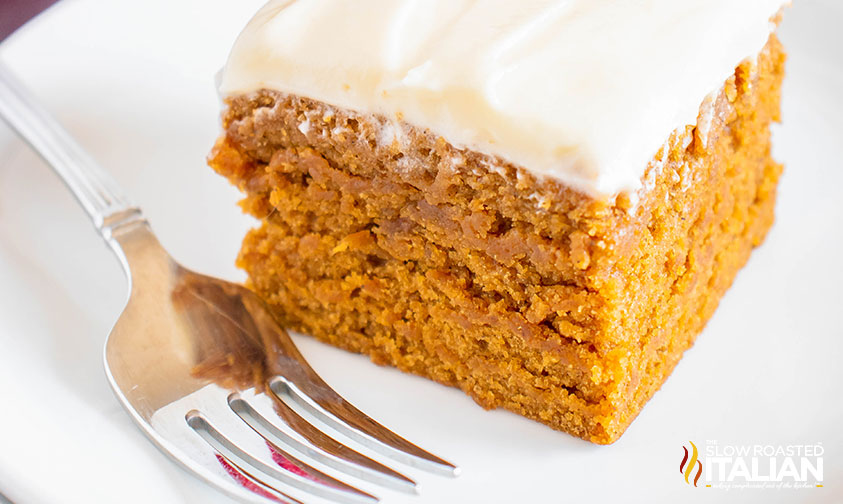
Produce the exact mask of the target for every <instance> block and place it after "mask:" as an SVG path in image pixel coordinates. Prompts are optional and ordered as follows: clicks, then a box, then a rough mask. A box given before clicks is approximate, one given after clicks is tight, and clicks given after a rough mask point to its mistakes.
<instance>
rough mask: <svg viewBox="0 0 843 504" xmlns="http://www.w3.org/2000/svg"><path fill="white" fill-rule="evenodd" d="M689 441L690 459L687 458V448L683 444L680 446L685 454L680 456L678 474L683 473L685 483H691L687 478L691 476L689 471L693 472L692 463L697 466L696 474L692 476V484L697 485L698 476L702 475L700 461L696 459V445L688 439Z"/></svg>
mask: <svg viewBox="0 0 843 504" xmlns="http://www.w3.org/2000/svg"><path fill="white" fill-rule="evenodd" d="M688 442H689V443H691V460H688V449H687V448H685V447H684V446H683V447H682V449H683V450H685V456H684V457H682V463H681V464H679V474H684V475H685V483H688V484H689V485H690V484H691V482H690V481H688V478H690V477H691V473H692V472H694V464H696V466H697V475H696V476H694V486H697V481H699V480H700V476H702V462H700V461H699V460H698V459H697V455H699V453H698V452H697V445H695V444H694V443H693V441H688Z"/></svg>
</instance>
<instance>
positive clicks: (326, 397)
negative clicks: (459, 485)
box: [269, 369, 460, 477]
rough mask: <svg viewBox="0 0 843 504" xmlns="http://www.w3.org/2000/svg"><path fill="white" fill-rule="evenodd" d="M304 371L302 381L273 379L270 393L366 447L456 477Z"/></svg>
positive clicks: (452, 467) (445, 464) (449, 466)
mask: <svg viewBox="0 0 843 504" xmlns="http://www.w3.org/2000/svg"><path fill="white" fill-rule="evenodd" d="M305 371H309V372H310V373H309V376H307V377H306V378H304V377H302V378H304V379H295V378H293V379H292V380H291V379H288V378H287V377H285V376H275V377H273V378H272V379H271V380H270V381H269V388H270V390H271V391H272V392H273V393H274V394H275V395H276V396H277V397H278V398H279V400H281V401H282V402H283V400H284V399H283V398H284V397H288V398H290V399H291V400H293V401H294V402H295V403H296V404H298V405H299V406H300V407H301V408H302V409H304V410H305V411H307V412H308V413H310V414H311V415H312V416H313V417H315V418H316V419H317V420H319V421H320V422H322V423H323V424H325V425H327V426H329V427H331V428H333V429H334V430H336V431H338V432H340V433H342V434H344V435H345V436H347V437H349V438H351V439H353V440H354V441H356V442H358V443H360V444H361V445H363V446H366V447H367V448H371V449H372V450H375V451H377V452H379V453H381V454H383V455H386V456H388V457H391V458H392V459H394V460H397V461H399V462H403V463H405V464H407V465H409V466H412V467H417V468H419V469H425V470H427V471H430V472H434V473H436V474H443V475H445V476H451V477H455V476H458V475H459V472H460V470H459V468H458V467H457V466H455V465H453V464H451V463H450V462H447V461H445V460H443V459H441V458H439V457H437V456H436V455H433V454H432V453H429V452H427V451H425V450H423V449H421V448H419V447H418V446H416V445H415V444H413V443H411V442H409V441H407V440H406V439H404V438H402V437H401V436H399V435H398V434H396V433H394V432H392V431H391V430H389V429H387V428H386V427H384V426H383V425H381V424H379V423H378V422H376V421H374V420H373V419H371V418H370V417H369V416H368V415H366V414H365V413H363V412H362V411H360V410H358V409H357V408H355V407H354V406H353V405H352V404H351V403H349V402H348V401H346V400H345V399H343V398H342V397H341V396H340V395H339V394H337V393H336V392H335V391H334V389H332V388H331V387H329V386H328V384H327V383H325V382H324V381H323V380H322V379H321V378H319V376H318V375H317V374H316V372H315V371H313V370H312V369H309V370H305ZM311 373H312V374H311ZM293 376H295V375H293Z"/></svg>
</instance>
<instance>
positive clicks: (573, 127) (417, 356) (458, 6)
mask: <svg viewBox="0 0 843 504" xmlns="http://www.w3.org/2000/svg"><path fill="white" fill-rule="evenodd" d="M782 3H783V2H782V1H781V0H752V1H746V2H732V1H728V0H687V1H683V2H674V1H672V0H649V1H643V0H638V1H635V0H621V1H609V0H555V1H554V0H536V1H529V2H510V1H507V0H483V1H479V2H464V1H458V0H434V1H430V2H412V1H409V0H406V1H404V0H365V1H361V2H342V1H340V0H299V1H295V2H293V1H290V0H273V1H271V2H269V3H268V4H267V5H266V6H265V7H264V8H263V9H262V10H261V11H260V12H259V13H258V14H257V15H256V16H255V18H254V19H253V20H252V21H251V22H250V24H249V25H248V27H247V28H246V30H245V31H244V32H243V33H242V34H241V36H240V37H239V39H238V41H237V43H236V44H235V47H234V49H233V51H232V53H231V56H230V58H229V61H228V63H227V65H226V68H225V69H224V71H223V73H222V78H221V85H220V91H221V94H222V95H223V97H224V100H225V104H226V108H225V111H224V114H223V126H224V133H223V135H222V136H221V137H220V139H219V140H218V142H217V144H216V146H215V147H214V149H213V151H212V153H211V155H210V158H209V162H210V165H211V166H212V167H213V168H214V169H215V170H216V171H217V172H219V173H220V174H222V175H224V176H225V177H227V178H228V179H229V180H230V181H231V182H232V183H233V184H236V185H237V186H238V187H239V188H240V189H241V190H242V191H243V192H244V193H245V195H246V197H245V199H244V200H243V202H242V206H243V209H244V210H245V211H247V212H248V213H250V214H252V215H254V216H255V217H257V218H258V219H260V220H261V222H260V225H259V226H258V227H257V228H255V229H253V230H252V231H251V232H250V233H249V234H248V235H247V236H246V239H245V241H244V243H243V248H242V251H241V253H240V256H239V259H238V264H239V266H240V267H242V268H243V269H245V270H246V271H247V272H248V275H249V284H250V286H251V287H252V288H253V289H254V290H255V291H256V292H257V293H258V294H260V295H261V296H262V297H263V298H264V299H265V300H266V301H267V302H268V303H269V305H270V306H271V307H273V308H275V309H276V313H277V315H278V317H279V318H280V320H281V321H283V322H284V323H285V324H286V325H287V326H288V327H291V328H293V329H295V330H298V331H301V332H304V333H307V334H311V335H313V336H315V337H317V338H319V339H321V340H323V341H326V342H329V343H331V344H334V345H337V346H340V347H342V348H346V349H348V350H351V351H354V352H361V353H365V354H368V355H369V356H370V357H371V358H372V360H374V361H375V362H377V363H379V364H389V365H392V366H396V367H398V368H399V369H401V370H404V371H407V372H411V373H416V374H419V375H422V376H426V377H429V378H431V379H434V380H436V381H438V382H440V383H444V384H447V385H452V386H456V387H459V388H461V389H462V390H463V391H465V392H466V393H467V394H469V395H470V396H471V397H473V398H474V399H475V401H477V402H478V403H479V404H480V405H482V406H483V407H486V408H497V407H503V408H507V409H509V410H511V411H514V412H516V413H519V414H521V415H524V416H527V417H529V418H533V419H535V420H538V421H540V422H543V423H545V424H547V425H549V426H551V427H553V428H555V429H560V430H563V431H565V432H568V433H571V434H573V435H575V436H579V437H581V438H583V439H587V440H589V441H592V442H595V443H611V442H613V441H615V440H617V439H618V438H619V437H620V436H621V434H622V433H623V432H624V430H625V429H626V428H627V427H628V426H629V424H630V422H632V420H633V419H634V418H635V417H636V415H637V414H638V413H639V412H640V411H641V408H642V407H643V405H644V404H645V403H646V402H647V400H648V399H649V398H650V397H652V395H653V394H654V393H655V392H656V390H658V388H659V387H660V386H661V384H662V383H663V382H664V380H665V379H666V378H667V376H668V375H669V374H670V373H671V371H672V370H673V368H674V366H675V365H676V363H677V362H678V361H679V359H680V358H681V356H682V354H683V352H684V351H685V350H686V349H687V348H688V347H690V346H691V344H692V343H693V341H694V339H695V338H696V336H697V334H698V333H699V332H700V331H701V330H702V328H703V326H704V325H705V323H706V321H707V320H708V319H709V317H710V316H711V315H712V313H713V312H714V310H715V308H716V307H717V304H718V302H719V300H720V298H721V297H722V296H723V294H724V292H725V291H726V290H727V289H728V287H729V286H730V284H731V283H732V280H733V279H734V277H735V275H736V273H737V271H738V270H739V269H740V268H741V267H742V266H743V264H744V263H745V262H746V261H747V259H748V257H749V254H750V252H751V250H752V249H753V247H755V246H757V245H759V244H760V243H761V242H762V240H763V239H764V235H765V233H766V232H767V230H768V228H769V227H770V225H771V224H772V222H773V206H774V202H775V192H776V183H777V180H778V177H779V174H780V172H781V166H780V165H779V164H778V163H776V162H775V161H774V160H773V159H772V158H771V156H770V129H769V127H770V123H771V122H772V121H777V120H778V119H779V89H780V84H781V80H782V76H783V67H784V53H783V51H782V48H781V46H780V44H779V42H778V40H777V39H776V37H775V35H774V34H773V30H774V28H775V26H776V23H777V20H778V19H777V16H778V12H779V10H780V8H781V7H782Z"/></svg>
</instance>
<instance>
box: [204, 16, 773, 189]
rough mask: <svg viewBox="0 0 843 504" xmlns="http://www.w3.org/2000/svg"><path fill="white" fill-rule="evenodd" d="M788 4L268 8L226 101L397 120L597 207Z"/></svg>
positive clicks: (228, 73) (637, 180) (225, 86)
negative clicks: (257, 94) (309, 103)
mask: <svg viewBox="0 0 843 504" xmlns="http://www.w3.org/2000/svg"><path fill="white" fill-rule="evenodd" d="M785 3H787V2H785V1H783V0H519V1H514V0H271V1H270V2H269V3H267V4H266V5H265V6H264V7H263V8H262V9H261V10H260V11H259V12H258V13H257V14H256V15H255V17H254V18H253V19H252V20H251V21H250V22H249V24H248V25H247V26H246V28H245V30H244V31H243V33H242V34H241V35H240V37H239V38H238V39H237V42H236V43H235V45H234V48H233V49H232V51H231V55H230V56H229V59H228V62H227V64H226V66H225V68H224V69H223V73H222V78H221V81H220V93H221V94H223V95H224V96H226V95H234V94H241V93H248V92H252V91H256V90H259V89H262V88H267V89H273V90H277V91H281V92H285V93H291V94H296V95H300V96H304V97H308V98H312V99H315V100H319V101H323V102H326V103H328V104H331V105H335V106H339V107H344V108H348V109H351V110H355V111H358V112H363V113H373V114H380V115H384V116H387V117H390V118H400V119H402V120H404V121H406V122H407V123H409V124H412V125H414V126H418V127H423V128H427V129H429V130H430V131H432V132H433V133H434V134H437V135H441V136H442V137H443V138H445V139H446V140H447V141H449V142H450V143H452V144H454V145H456V146H460V147H465V148H470V149H473V150H477V151H480V152H483V153H486V154H491V155H495V156H499V157H501V158H503V159H505V160H507V161H509V162H511V163H514V164H517V165H519V166H521V167H523V168H525V169H527V170H529V171H531V172H534V173H535V174H537V175H539V176H549V177H554V178H556V179H558V180H560V181H561V182H563V183H565V184H567V185H570V186H572V187H574V188H575V189H578V190H580V191H583V192H585V193H587V194H589V195H592V196H595V197H610V196H612V195H614V194H617V193H619V192H622V191H634V190H637V189H638V188H639V187H640V186H641V178H642V175H643V174H644V171H645V169H646V168H647V164H648V162H649V161H650V160H651V159H652V158H653V156H654V155H655V154H656V152H657V151H658V150H659V148H660V147H661V146H662V145H663V144H664V142H665V141H666V140H667V138H668V137H669V135H670V134H671V132H673V131H674V130H675V129H676V128H679V127H684V126H685V125H689V124H695V123H696V121H697V115H698V113H699V110H700V104H701V103H702V102H703V100H704V99H705V98H706V96H708V95H709V94H711V93H712V92H715V91H716V90H719V89H720V87H721V86H722V85H723V82H724V81H725V80H726V78H728V76H729V75H731V74H732V73H733V72H734V69H735V67H736V66H737V65H738V64H739V63H740V62H741V61H743V60H745V59H747V58H753V57H755V55H757V53H758V52H759V51H760V50H761V49H762V48H763V46H764V44H765V43H766V41H767V39H768V37H769V35H770V32H771V30H772V29H773V28H774V26H773V25H772V23H771V18H772V17H773V16H775V14H776V13H777V12H778V11H779V9H780V8H781V7H782V6H783V4H785Z"/></svg>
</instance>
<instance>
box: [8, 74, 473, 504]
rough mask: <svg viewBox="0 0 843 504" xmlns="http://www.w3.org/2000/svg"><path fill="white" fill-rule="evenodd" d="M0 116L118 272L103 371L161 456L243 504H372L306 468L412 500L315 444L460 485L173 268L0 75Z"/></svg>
mask: <svg viewBox="0 0 843 504" xmlns="http://www.w3.org/2000/svg"><path fill="white" fill-rule="evenodd" d="M0 116H2V117H3V118H4V119H5V120H6V121H7V122H8V123H9V124H10V125H11V126H12V128H13V129H15V130H16V131H17V132H18V133H19V134H20V135H21V136H22V137H23V138H24V139H25V140H26V141H27V142H28V143H29V144H30V145H31V146H32V147H33V148H34V149H35V151H37V152H38V153H39V154H40V155H41V156H42V157H43V158H44V160H46V161H47V163H48V164H49V165H50V166H51V167H52V168H53V169H54V170H55V171H56V173H57V174H58V175H59V176H60V177H61V178H62V180H63V181H64V182H65V184H66V185H67V186H68V188H69V189H70V190H71V191H72V192H73V194H74V195H75V196H76V198H77V199H78V200H79V202H80V203H81V204H82V206H83V207H84V208H85V210H86V211H87V212H88V214H89V215H90V217H91V218H92V219H93V222H94V225H95V227H96V228H97V229H98V230H99V231H100V232H101V233H102V236H103V238H104V239H105V241H106V242H107V243H108V244H109V245H110V246H111V248H112V250H113V251H114V253H115V254H116V255H117V256H118V258H119V259H120V261H121V263H122V265H123V268H124V270H125V272H126V275H127V277H128V279H129V284H130V294H129V300H128V303H127V305H126V308H125V309H124V311H123V313H122V315H121V316H120V318H119V319H118V321H117V323H116V324H115V326H114V328H113V329H112V331H111V334H110V335H109V336H108V338H107V340H106V343H105V370H106V374H107V376H108V380H109V382H110V383H111V386H112V388H113V390H114V393H115V394H116V396H117V398H118V399H119V401H120V402H121V403H122V404H123V406H124V407H125V409H126V411H127V412H128V413H129V415H130V416H131V417H132V419H133V420H134V421H135V423H136V424H137V425H138V427H140V429H141V430H142V431H143V432H144V433H146V435H147V436H148V437H149V439H150V440H152V442H153V443H155V444H156V445H157V446H158V447H159V448H160V449H161V450H162V451H163V452H164V453H166V454H167V455H169V456H171V457H172V458H173V459H175V460H176V461H178V462H180V463H181V464H182V465H183V466H184V467H186V468H187V469H188V470H190V471H191V472H193V473H194V474H195V475H197V476H198V477H199V478H201V479H203V480H205V481H207V482H208V483H210V484H212V485H214V486H216V487H217V488H219V489H220V490H222V491H223V492H225V493H227V494H229V495H230V496H232V497H235V498H237V499H241V500H243V501H247V502H302V501H301V500H300V499H308V498H310V497H313V496H316V497H319V498H324V499H327V500H330V501H335V502H349V503H355V502H376V501H377V498H376V497H374V496H373V495H371V494H369V493H367V492H364V491H362V490H360V489H358V488H355V487H353V486H351V485H350V484H348V483H345V482H343V481H340V480H339V479H337V478H335V477H333V476H330V475H329V474H326V473H325V472H323V471H322V470H319V469H317V468H316V467H313V466H312V465H311V464H312V463H313V462H314V461H315V462H316V463H317V465H321V466H323V468H327V470H328V471H329V472H330V471H331V470H333V471H335V472H339V473H343V474H345V475H349V476H352V477H354V478H359V479H361V480H365V481H368V482H371V483H376V484H378V485H382V486H385V487H388V488H392V489H396V490H400V491H405V492H411V493H412V492H415V491H416V488H417V486H416V484H415V482H414V481H413V480H411V479H410V478H408V477H407V476H405V475H403V474H401V473H399V472H398V471H396V470H394V469H391V468H389V467H387V466H386V465H384V464H381V463H380V462H378V461H376V460H374V459H372V458H370V457H368V456H366V455H364V454H362V453H360V452H359V451H355V450H354V449H352V448H350V447H349V446H347V444H343V443H341V442H340V441H338V440H337V439H335V437H332V436H331V435H329V434H328V433H326V431H333V432H334V433H335V434H334V435H335V436H336V434H339V435H340V436H339V437H342V436H345V437H347V438H350V439H351V440H352V441H353V442H356V443H358V444H359V445H362V446H363V447H364V451H365V450H366V449H368V450H371V451H374V452H377V453H379V454H381V455H384V456H387V457H389V458H391V459H393V460H396V461H399V462H402V463H404V464H407V465H409V466H411V467H415V468H418V469H424V470H428V471H430V472H433V473H437V474H442V475H448V476H456V475H457V474H458V472H459V470H458V468H457V467H456V466H454V465H452V464H450V463H448V462H446V461H444V460H442V459H441V458H439V457H436V456H435V455H432V454H430V453H428V452H427V451H425V450H423V449H421V448H419V447H418V446H416V445H414V444H412V443H410V442H409V441H407V440H405V439H404V438H402V437H400V436H398V435H397V434H395V433H393V432H392V431H390V430H388V429H387V428H385V427H383V426H382V425H380V424H379V423H377V422H375V421H374V420H372V419H371V418H369V417H368V416H366V415H365V414H363V413H362V412H361V411H359V410H358V409H357V408H355V407H354V406H352V405H351V404H349V403H348V402H347V401H346V400H344V399H343V398H342V397H340V396H339V395H338V394H337V393H336V392H335V391H334V390H333V389H331V388H330V387H329V386H328V385H327V384H326V383H325V382H324V381H323V380H322V379H321V378H320V377H319V376H318V375H317V374H316V373H315V372H314V371H313V369H312V368H311V367H310V366H309V365H308V364H307V362H306V361H305V360H304V358H303V357H302V355H301V354H300V353H299V351H298V350H297V349H296V347H295V345H294V344H293V342H292V340H291V339H290V338H289V336H288V335H287V333H286V332H285V331H284V329H282V328H281V327H280V326H279V325H278V323H277V322H276V320H275V318H274V317H273V315H272V313H271V312H270V311H269V310H268V309H267V307H266V305H265V304H264V303H263V301H262V300H261V299H259V298H258V297H257V296H255V295H254V294H253V293H252V292H251V291H249V290H247V289H246V288H244V287H242V286H240V285H237V284H233V283H230V282H226V281H223V280H219V279H216V278H211V277H208V276H205V275H200V274H198V273H194V272H192V271H190V270H188V269H185V268H184V267H182V266H181V265H179V264H178V263H176V262H175V261H174V260H173V259H172V258H171V257H170V255H169V254H168V253H167V252H166V251H165V250H164V249H163V248H162V246H161V245H160V244H159V242H158V240H157V239H156V238H155V235H154V234H153V233H152V231H151V229H150V227H149V224H148V223H147V221H146V220H145V219H144V217H143V214H142V213H141V211H140V209H139V208H137V207H134V206H132V205H131V204H130V203H129V201H128V200H127V199H126V198H125V197H124V196H123V195H122V193H121V191H120V190H119V189H118V187H117V184H116V182H115V181H114V180H113V179H112V178H111V177H110V176H109V175H107V174H106V172H104V171H103V170H102V169H101V168H99V167H98V166H97V165H96V163H95V162H94V161H93V159H92V158H91V157H90V156H88V155H87V154H86V153H85V152H84V150H83V149H82V148H81V147H80V146H79V145H78V144H77V143H76V142H75V141H74V140H73V139H72V138H71V137H70V135H69V134H68V133H67V132H66V131H65V130H64V129H63V128H62V127H61V126H60V125H59V124H58V123H57V122H56V121H55V120H54V119H53V118H52V117H51V116H50V115H49V114H48V113H47V112H46V111H45V110H44V109H43V108H41V107H40V106H39V105H38V104H37V103H36V102H35V101H34V99H33V98H32V97H31V96H29V95H28V93H27V92H26V90H25V89H24V88H23V86H22V85H21V84H20V83H19V82H17V80H16V79H15V78H14V77H13V76H12V74H11V73H10V72H9V71H8V70H7V69H6V68H5V67H4V66H3V65H2V64H0ZM302 459H308V460H309V461H310V462H309V463H308V462H305V461H304V460H302ZM340 477H341V476H340Z"/></svg>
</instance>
